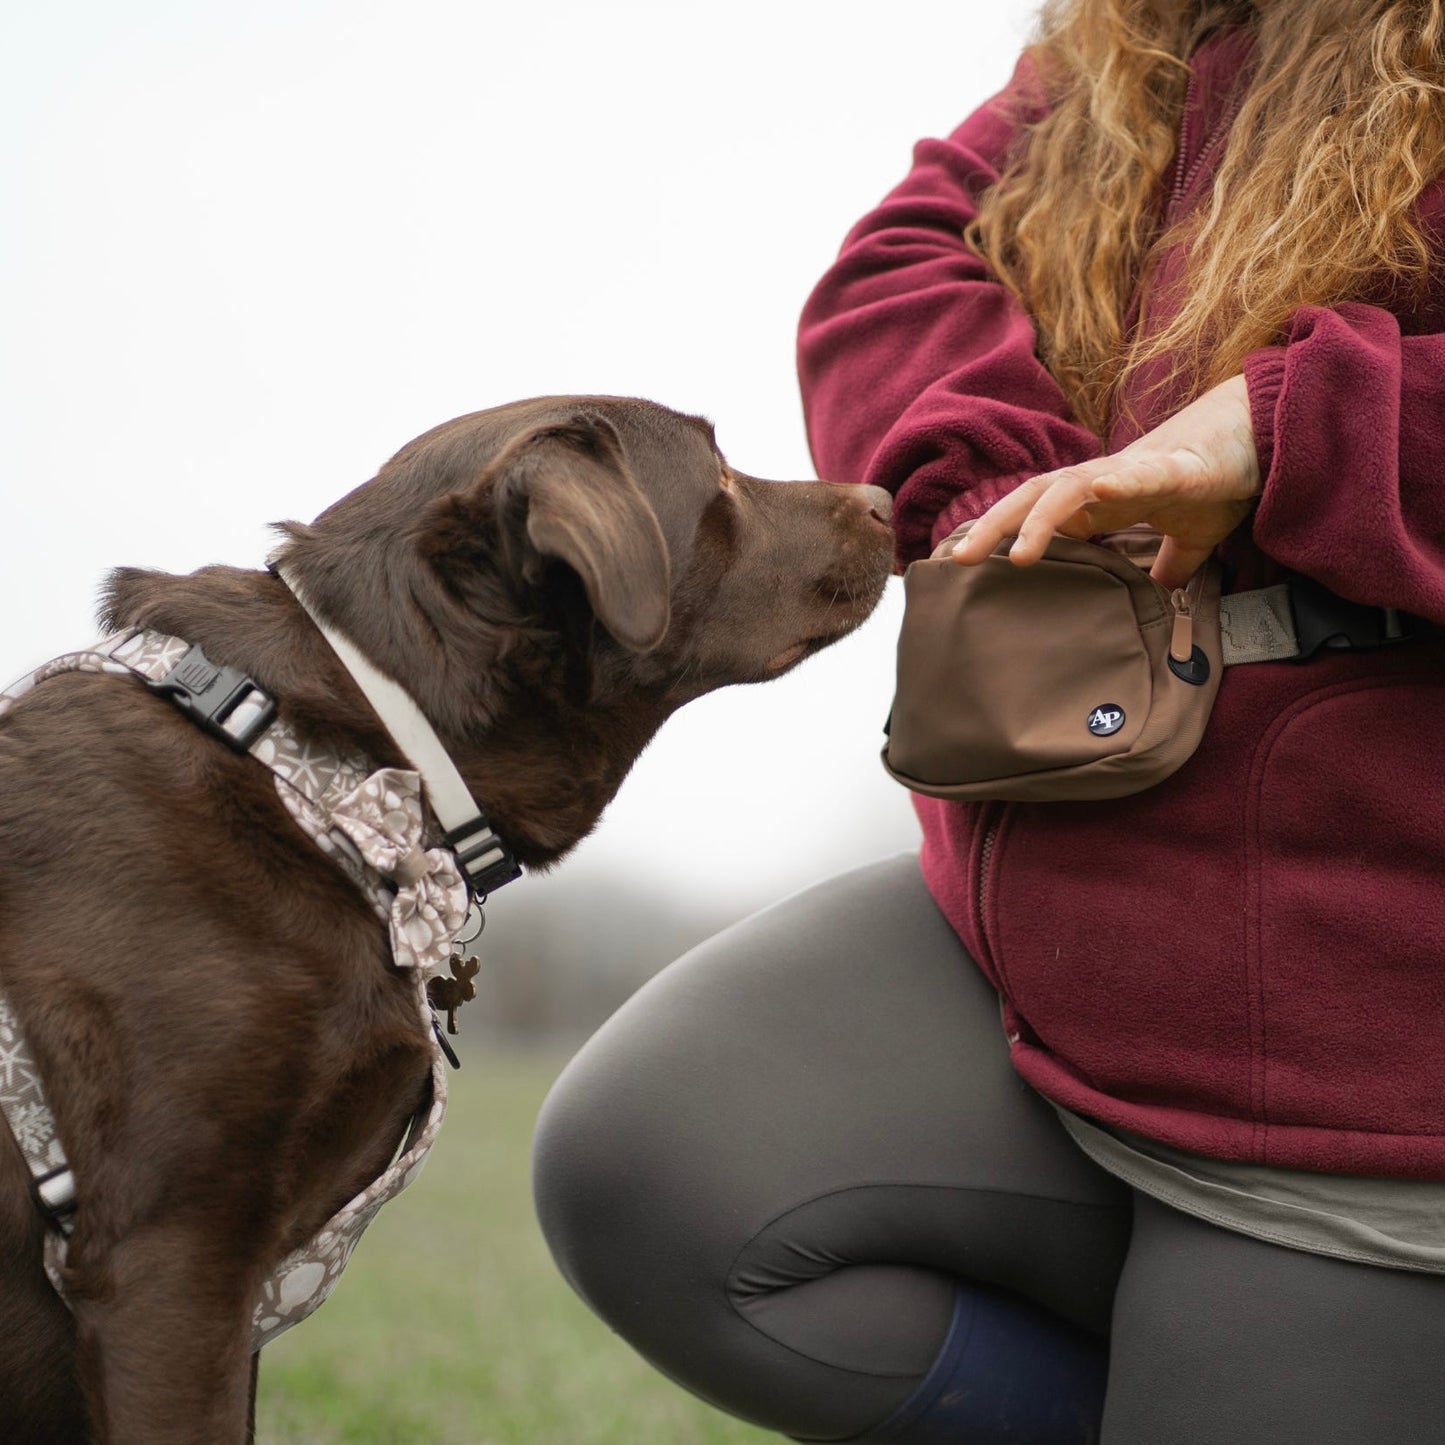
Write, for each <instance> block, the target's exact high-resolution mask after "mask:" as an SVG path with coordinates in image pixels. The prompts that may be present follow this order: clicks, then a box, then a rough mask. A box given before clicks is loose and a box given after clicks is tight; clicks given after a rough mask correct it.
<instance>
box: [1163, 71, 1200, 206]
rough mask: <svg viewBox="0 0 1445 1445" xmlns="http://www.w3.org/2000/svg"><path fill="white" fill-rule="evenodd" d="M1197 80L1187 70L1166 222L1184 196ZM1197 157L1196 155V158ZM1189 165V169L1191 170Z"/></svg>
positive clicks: (1191, 72)
mask: <svg viewBox="0 0 1445 1445" xmlns="http://www.w3.org/2000/svg"><path fill="white" fill-rule="evenodd" d="M1197 86H1198V82H1197V81H1196V80H1195V78H1194V72H1193V70H1191V71H1190V72H1189V84H1188V86H1187V87H1186V89H1185V91H1184V116H1183V119H1182V121H1181V123H1180V126H1179V154H1178V155H1177V156H1176V157H1175V158H1174V186H1173V189H1172V190H1171V191H1170V193H1169V207H1168V209H1167V210H1166V212H1165V214H1164V219H1165V222H1166V224H1167V223H1168V222H1170V221H1172V220H1173V219H1174V212H1175V210H1176V209H1177V208H1178V205H1179V202H1180V201H1181V200H1182V199H1183V198H1184V184H1185V175H1184V157H1185V156H1187V155H1188V154H1189V134H1190V129H1191V127H1190V124H1189V122H1190V120H1191V119H1192V118H1193V115H1194V94H1195V90H1196V88H1197ZM1197 159H1198V158H1197V157H1196V160H1197ZM1192 169H1193V168H1192V167H1191V171H1192Z"/></svg>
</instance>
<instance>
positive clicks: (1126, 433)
mask: <svg viewBox="0 0 1445 1445" xmlns="http://www.w3.org/2000/svg"><path fill="white" fill-rule="evenodd" d="M1248 46H1249V41H1248V34H1247V32H1243V31H1238V30H1236V31H1225V32H1220V33H1219V34H1217V35H1216V36H1214V37H1212V38H1211V39H1209V40H1207V41H1206V42H1205V43H1204V45H1203V46H1202V47H1201V48H1200V51H1199V52H1198V53H1197V55H1196V56H1195V58H1194V59H1195V77H1194V81H1193V83H1192V84H1191V88H1190V98H1189V100H1188V102H1187V103H1186V107H1185V116H1184V122H1183V126H1182V130H1181V137H1180V147H1179V150H1180V153H1179V156H1178V158H1177V164H1176V170H1175V172H1174V175H1173V177H1172V178H1171V179H1172V185H1171V188H1170V193H1169V195H1168V196H1165V197H1161V211H1162V213H1163V214H1164V215H1165V216H1166V217H1172V216H1175V215H1177V214H1179V211H1180V209H1181V208H1183V207H1187V206H1189V205H1190V204H1192V203H1194V202H1196V201H1197V200H1198V199H1199V198H1200V197H1201V196H1202V195H1207V194H1208V186H1209V184H1210V180H1211V176H1212V172H1213V168H1214V166H1215V164H1216V163H1217V160H1218V156H1219V153H1220V151H1221V150H1222V149H1223V140H1224V137H1225V135H1226V134H1227V130H1228V125H1229V123H1230V121H1231V119H1232V115H1233V113H1234V110H1235V109H1236V108H1237V99H1238V92H1239V89H1240V85H1239V77H1240V76H1241V74H1242V73H1243V72H1244V69H1245V68H1246V67H1247V65H1248V61H1249V48H1248ZM1028 79H1029V72H1028V69H1027V66H1026V65H1024V66H1021V67H1020V70H1019V72H1018V73H1017V74H1016V75H1015V78H1014V81H1013V82H1012V83H1011V85H1010V87H1009V89H1007V90H1005V92H1003V94H1002V96H1000V97H996V98H995V99H994V101H992V102H990V103H989V104H987V105H985V106H984V107H983V108H982V109H981V110H979V111H978V112H977V113H976V114H974V115H973V116H971V117H970V118H969V119H968V120H967V121H965V122H964V124H963V125H962V126H961V127H960V128H959V129H958V130H957V131H955V132H954V133H953V135H951V136H950V137H949V138H948V139H947V140H929V141H924V142H922V143H921V144H920V145H919V146H918V147H917V149H916V152H915V159H914V166H913V169H912V171H911V173H910V174H909V176H908V177H907V179H906V180H905V181H904V182H903V183H902V184H901V185H900V186H899V187H898V188H897V189H896V190H895V191H893V192H892V193H891V194H890V195H889V196H888V197H887V198H886V199H885V200H884V201H883V203H882V204H881V205H880V206H879V207H878V208H877V209H876V210H875V211H873V212H872V213H871V214H869V215H868V216H866V217H865V218H864V219H863V221H861V222H860V223H859V225H858V226H856V227H855V228H854V230H853V231H852V232H851V233H850V234H849V236H848V238H847V240H846V242H845V243H844V246H843V249H842V252H841V254H840V255H839V257H838V260H837V262H836V263H835V264H834V265H833V266H832V268H831V269H830V270H829V271H828V272H827V274H826V275H825V276H824V277H823V279H822V281H821V282H820V283H819V285H818V287H817V289H816V290H815V292H814V293H813V295H812V297H811V299H810V300H809V301H808V304H807V307H806V310H805V311H804V314H803V321H802V330H801V336H800V352H799V356H800V374H801V379H802V386H803V396H804V404H805V409H806V413H807V418H808V425H809V431H810V436H811V440H812V445H813V452H814V458H815V460H816V463H817V467H818V471H819V473H820V475H822V476H824V477H828V478H832V479H836V480H842V481H859V482H869V483H873V484H876V485H879V486H884V487H887V488H888V489H889V490H890V491H891V492H892V493H894V495H895V497H896V499H897V508H896V527H897V538H898V553H899V558H900V561H901V562H905V563H906V562H908V561H911V560H913V559H915V558H918V557H921V556H924V555H926V554H927V552H928V550H929V548H930V545H931V544H932V543H933V542H936V541H937V540H938V539H940V538H941V537H943V536H945V535H946V534H947V533H948V532H949V531H951V530H952V529H953V528H954V526H956V525H957V524H958V522H960V521H961V520H963V519H965V518H968V517H974V516H977V515H979V514H980V513H981V512H983V511H984V510H985V508H987V507H988V506H989V504H990V503H992V502H993V501H994V500H996V499H997V498H998V497H1000V496H1002V495H1003V494H1005V493H1006V492H1008V491H1009V490H1011V489H1012V488H1013V487H1015V486H1017V485H1018V483H1019V482H1021V481H1022V480H1024V479H1025V478H1027V477H1030V476H1033V475H1036V474H1037V473H1039V472H1044V471H1048V470H1051V469H1053V468H1055V467H1060V466H1065V465H1068V464H1069V463H1072V462H1077V461H1081V460H1083V459H1086V458H1088V457H1092V456H1096V455H1098V453H1099V443H1098V441H1097V439H1096V438H1095V437H1093V436H1092V435H1091V434H1090V433H1089V432H1088V431H1086V430H1084V429H1083V428H1082V427H1081V426H1079V425H1078V424H1077V423H1076V422H1075V421H1074V420H1073V419H1072V417H1071V415H1070V411H1069V406H1068V403H1067V401H1066V400H1065V398H1064V396H1063V394H1062V393H1061V391H1060V389H1059V387H1058V385H1057V383H1056V382H1055V381H1054V380H1053V378H1052V377H1051V376H1050V374H1049V372H1048V371H1047V370H1046V369H1045V367H1044V366H1043V365H1042V364H1041V363H1040V361H1039V360H1038V357H1037V354H1036V349H1035V332H1034V328H1033V325H1032V323H1031V322H1030V320H1029V317H1028V316H1027V315H1026V313H1025V312H1024V311H1023V309H1022V307H1021V306H1020V304H1019V302H1018V301H1017V300H1016V298H1015V297H1014V296H1013V295H1012V294H1011V293H1010V292H1008V291H1007V290H1006V289H1005V288H1004V287H1003V286H1002V285H1000V284H999V283H998V282H997V281H996V280H995V279H994V278H993V276H992V275H991V273H990V272H989V270H988V269H987V267H986V266H985V265H984V264H983V263H982V262H980V261H979V260H978V259H977V258H976V257H975V256H974V255H973V254H971V253H970V251H969V250H968V249H967V248H966V247H965V245H964V243H963V239H962V231H963V228H964V227H965V226H966V225H967V223H968V222H969V221H970V220H971V218H972V217H973V216H974V214H975V209H976V201H977V197H978V195H979V193H980V192H981V190H982V189H983V188H985V187H986V186H987V185H989V183H990V182H991V181H993V180H994V179H995V178H996V177H997V175H998V172H999V169H1000V166H1001V164H1002V162H1003V159H1004V157H1005V154H1006V152H1007V150H1008V148H1009V146H1010V144H1011V142H1012V141H1013V140H1014V137H1015V135H1016V134H1017V130H1018V127H1019V125H1020V124H1021V123H1022V119H1023V118H1024V117H1025V116H1026V115H1027V113H1028V112H1027V105H1028V104H1029V101H1028ZM1420 209H1421V214H1422V217H1423V219H1424V221H1425V223H1426V225H1427V227H1428V229H1429V231H1430V232H1431V233H1432V234H1434V235H1436V236H1439V237H1441V238H1442V243H1441V258H1440V259H1441V266H1440V267H1439V268H1438V270H1437V275H1436V279H1435V283H1434V285H1433V287H1432V289H1431V291H1430V293H1429V295H1428V296H1427V297H1426V298H1425V299H1424V301H1423V302H1420V301H1418V300H1414V301H1406V300H1405V299H1403V298H1402V297H1401V296H1400V295H1399V294H1398V293H1397V292H1396V291H1394V290H1392V288H1391V287H1389V286H1388V285H1386V284H1384V283H1382V284H1381V285H1380V286H1379V287H1378V288H1376V291H1374V292H1372V293H1368V299H1367V300H1362V301H1358V302H1348V303H1344V304H1341V305H1338V306H1335V307H1333V308H1325V307H1318V306H1310V307H1304V308H1301V309H1300V311H1299V312H1298V313H1296V315H1295V316H1294V317H1293V318H1292V319H1291V320H1290V323H1289V324H1288V326H1287V327H1286V328H1285V331H1284V334H1283V335H1282V336H1281V337H1280V339H1279V343H1278V344H1277V345H1274V346H1269V347H1266V348H1264V349H1263V350H1260V351H1257V352H1255V353H1253V354H1252V355H1251V356H1249V357H1248V358H1247V360H1246V362H1245V366H1244V372H1245V377H1246V380H1247V383H1248V388H1249V396H1250V405H1251V410H1252V413H1253V419H1254V429H1255V438H1256V442H1257V444H1258V448H1259V456H1260V466H1261V473H1262V475H1263V477H1264V488H1263V494H1262V496H1261V498H1260V502H1259V506H1258V508H1257V510H1256V512H1255V514H1254V516H1253V518H1252V519H1251V521H1250V522H1249V523H1248V524H1246V525H1245V526H1243V527H1241V528H1240V529H1239V530H1238V531H1237V532H1236V533H1235V534H1234V535H1233V536H1232V537H1231V538H1230V539H1229V540H1228V541H1227V542H1226V543H1225V545H1224V546H1223V548H1221V554H1222V556H1223V557H1224V559H1225V561H1226V562H1227V563H1228V564H1229V566H1230V576H1231V578H1232V580H1231V582H1230V584H1229V585H1230V586H1232V587H1233V588H1234V589H1236V590H1239V589H1243V588H1248V587H1258V586H1266V585H1268V584H1270V583H1272V582H1274V581H1277V580H1279V579H1280V578H1281V577H1282V576H1283V575H1285V571H1286V569H1294V570H1296V571H1298V572H1301V573H1304V574H1307V575H1308V576H1310V577H1313V578H1315V579H1317V580H1318V581H1320V582H1322V583H1324V584H1325V585H1326V586H1328V587H1329V588H1331V589H1332V590H1334V591H1335V592H1337V593H1339V594H1341V595H1342V596H1344V597H1347V598H1351V599H1353V600H1355V601H1358V602H1364V603H1369V604H1373V605H1378V606H1388V607H1396V608H1399V609H1401V610H1404V611H1407V612H1411V613H1415V614H1418V615H1422V616H1424V617H1426V618H1429V619H1431V620H1432V621H1435V622H1437V623H1445V334H1442V333H1445V185H1441V184H1440V183H1437V184H1435V185H1434V186H1432V187H1431V188H1429V190H1428V191H1427V192H1426V194H1425V195H1424V196H1423V197H1422V200H1421V204H1420ZM1178 259H1179V258H1178V257H1171V258H1168V259H1167V260H1166V261H1165V262H1163V263H1162V264H1161V267H1160V269H1159V270H1158V272H1157V273H1156V280H1155V282H1154V285H1155V288H1156V289H1155V292H1154V307H1153V309H1154V310H1156V311H1160V312H1162V311H1163V309H1164V305H1165V304H1167V303H1166V301H1165V298H1167V296H1168V295H1169V294H1170V289H1171V286H1170V283H1171V281H1173V280H1176V279H1177V278H1178V275H1179V266H1178ZM1157 319H1159V320H1162V319H1163V317H1162V315H1161V316H1160V317H1158V318H1157ZM1148 380H1149V379H1148V378H1147V377H1146V378H1143V379H1142V380H1141V386H1140V388H1139V393H1138V394H1136V395H1135V396H1134V397H1133V398H1132V400H1133V402H1134V404H1135V407H1136V409H1137V416H1138V421H1137V422H1136V423H1135V424H1134V425H1133V426H1132V427H1131V425H1130V424H1129V422H1128V421H1127V420H1125V418H1127V416H1128V415H1129V411H1128V408H1127V407H1122V406H1121V407H1120V408H1119V414H1120V418H1121V419H1120V420H1119V421H1118V423H1117V424H1116V426H1115V427H1114V429H1113V432H1112V434H1111V436H1110V438H1109V445H1110V450H1117V449H1118V448H1119V447H1121V446H1123V445H1124V444H1125V443H1127V442H1128V441H1129V440H1131V439H1132V438H1133V437H1134V436H1135V435H1137V434H1138V432H1139V431H1141V430H1145V429H1147V428H1148V427H1149V426H1151V425H1153V424H1156V423H1157V422H1158V421H1160V420H1162V419H1163V417H1164V416H1165V415H1167V414H1168V413H1169V412H1171V411H1172V410H1174V409H1175V408H1176V407H1177V405H1178V404H1179V398H1178V397H1177V396H1176V397H1174V398H1172V399H1171V398H1170V397H1168V396H1165V397H1162V398H1156V399H1155V401H1154V402H1153V403H1152V404H1151V403H1150V402H1149V401H1148V398H1147V397H1146V396H1145V395H1144V394H1143V389H1144V386H1146V385H1147V382H1148ZM979 682H980V685H981V686H982V685H986V682H987V680H986V679H980V680H979ZM1442 721H1445V645H1442V644H1441V643H1438V642H1414V643H1409V644H1406V645H1403V646H1398V647H1394V648H1386V649H1380V650H1377V651H1355V652H1348V653H1334V654H1330V655H1328V656H1325V657H1322V658H1317V659H1316V660H1313V661H1309V662H1280V663H1260V664H1250V665H1245V666H1238V667H1232V668H1230V669H1228V670H1227V671H1226V673H1225V676H1224V679H1223V682H1222V684H1221V686H1220V691H1219V696H1218V701H1217V703H1216V705H1215V709H1214V714H1213V716H1212V718H1211V720H1210V724H1209V728H1208V730H1207V732H1206V734H1205V738H1204V742H1203V744H1202V745H1201V747H1200V748H1199V750H1198V752H1197V753H1196V754H1195V756H1194V757H1193V758H1192V759H1191V760H1190V761H1189V762H1188V763H1186V764H1185V765H1184V767H1183V768H1181V769H1180V770H1179V772H1177V773H1176V774H1175V775H1174V776H1173V777H1172V778H1170V779H1168V780H1167V781H1166V782H1164V783H1162V784H1160V785H1159V786H1157V787H1155V788H1153V789H1151V790H1149V791H1147V792H1144V793H1141V794H1137V795H1135V796H1134V797H1131V798H1124V799H1119V800H1115V801H1110V802H1099V803H1050V804H1029V803H1011V804H999V803H993V804H978V805H962V804H953V803H945V802H939V801H936V800H932V799H926V798H919V799H917V807H918V812H919V815H920V817H921V819H922V823H923V831H924V845H923V869H924V874H925V877H926V878H927V880H928V883H929V886H930V888H931V890H932V892H933V895H934V897H935V898H936V900H937V901H938V903H939V905H940V907H941V908H942V909H943V911H944V913H945V914H946V915H947V916H948V918H949V919H950V921H951V922H952V924H953V926H954V927H955V928H956V929H957V930H958V933H959V935H960V937H961V938H962V939H963V941H964V943H965V944H966V945H967V947H968V949H969V951H970V952H971V953H972V954H973V956H974V957H975V958H976V959H977V961H978V963H979V966H980V967H981V968H982V969H983V970H984V972H985V973H986V974H987V975H988V977H989V978H990V979H991V980H992V982H993V983H994V985H995V986H996V987H997V988H998V989H999V991H1000V993H1001V994H1002V996H1003V999H1004V1016H1005V1025H1006V1028H1007V1030H1008V1033H1009V1037H1010V1040H1011V1044H1012V1055H1013V1060H1014V1064H1015V1066H1016V1067H1017V1069H1018V1070H1019V1072H1020V1073H1021V1074H1022V1075H1023V1076H1024V1077H1025V1078H1026V1079H1027V1080H1028V1081H1029V1082H1030V1083H1031V1084H1033V1085H1034V1086H1035V1087H1036V1088H1037V1089H1039V1090H1040V1091H1041V1092H1042V1093H1044V1094H1045V1095H1047V1096H1048V1097H1049V1098H1051V1099H1054V1100H1056V1101H1057V1102H1059V1103H1061V1104H1063V1105H1065V1106H1067V1107H1069V1108H1071V1109H1074V1110H1077V1111H1078V1112H1080V1113H1083V1114H1086V1115H1089V1116H1091V1117H1093V1118H1095V1119H1098V1120H1101V1121H1103V1122H1104V1123H1106V1124H1112V1125H1117V1126H1120V1127H1123V1128H1127V1129H1131V1130H1134V1131H1136V1132H1138V1133H1140V1134H1143V1135H1146V1136H1149V1137H1152V1138H1155V1139H1159V1140H1163V1141H1165V1142H1167V1143H1169V1144H1173V1145H1175V1146H1177V1147H1180V1148H1183V1149H1192V1150H1195V1151H1197V1152H1200V1153H1203V1154H1209V1155H1215V1156H1219V1157H1222V1158H1232V1159H1249V1160H1255V1161H1261V1162H1268V1163H1272V1164H1279V1165H1285V1166H1291V1167H1297V1168H1306V1169H1322V1170H1335V1171H1341V1172H1348V1173H1358V1174H1381V1175H1397V1176H1406V1177H1419V1178H1436V1179H1445V809H1442V804H1445V747H1442V743H1441V731H1442Z"/></svg>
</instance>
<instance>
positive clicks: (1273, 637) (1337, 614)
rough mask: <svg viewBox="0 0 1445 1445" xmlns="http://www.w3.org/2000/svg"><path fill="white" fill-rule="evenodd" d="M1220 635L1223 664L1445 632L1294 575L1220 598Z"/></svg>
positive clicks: (1280, 658)
mask: <svg viewBox="0 0 1445 1445" xmlns="http://www.w3.org/2000/svg"><path fill="white" fill-rule="evenodd" d="M1219 637H1220V646H1221V651H1222V653H1223V658H1224V665H1225V666H1226V667H1231V666H1233V665H1235V664H1236V663H1242V662H1284V661H1287V660H1289V659H1291V658H1306V657H1312V656H1313V655H1314V654H1315V653H1316V652H1318V651H1320V650H1321V649H1331V650H1334V649H1340V648H1369V647H1387V646H1389V645H1390V644H1392V643H1396V642H1411V641H1424V640H1426V639H1428V638H1438V637H1445V628H1441V627H1436V626H1435V625H1434V624H1433V623H1429V622H1426V621H1424V619H1422V618H1419V617H1415V616H1413V615H1411V614H1410V613H1407V612H1398V611H1396V610H1395V609H1394V608H1393V607H1367V606H1365V605H1364V604H1363V603H1358V602H1350V601H1347V600H1346V599H1345V598H1343V597H1339V596H1337V595H1336V594H1335V593H1333V592H1329V591H1327V590H1326V589H1325V588H1323V587H1320V586H1318V585H1317V584H1316V583H1313V582H1309V581H1307V580H1306V579H1304V578H1296V579H1295V580H1293V581H1291V582H1280V583H1277V584H1276V585H1275V586H1273V587H1262V588H1259V589H1258V590H1257V591H1254V592H1231V593H1227V594H1226V595H1225V596H1223V597H1221V598H1220V599H1219Z"/></svg>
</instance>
